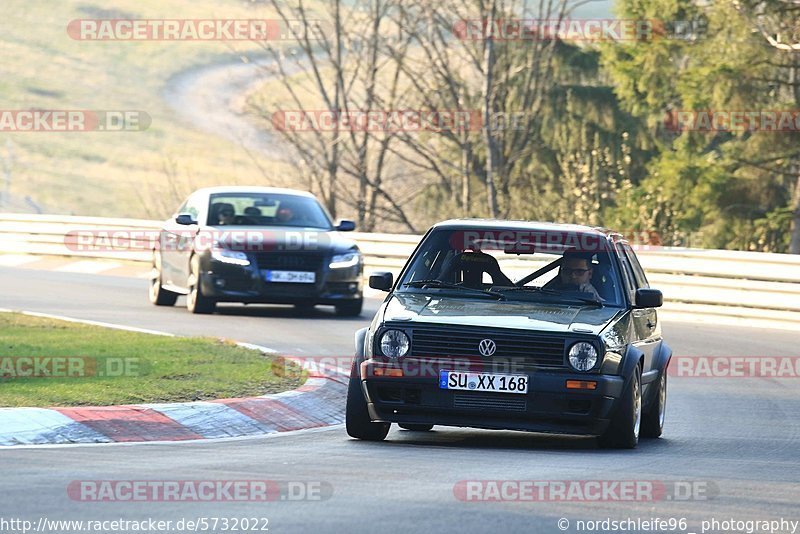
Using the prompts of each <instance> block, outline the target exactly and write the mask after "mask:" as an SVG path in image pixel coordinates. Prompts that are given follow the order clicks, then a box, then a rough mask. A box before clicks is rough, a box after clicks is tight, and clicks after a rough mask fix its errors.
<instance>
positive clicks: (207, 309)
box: [186, 256, 217, 314]
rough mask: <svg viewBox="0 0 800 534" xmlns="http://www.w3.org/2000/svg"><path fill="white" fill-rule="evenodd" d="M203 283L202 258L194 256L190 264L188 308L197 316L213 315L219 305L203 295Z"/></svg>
mask: <svg viewBox="0 0 800 534" xmlns="http://www.w3.org/2000/svg"><path fill="white" fill-rule="evenodd" d="M201 282H202V273H201V272H200V258H199V257H198V256H193V257H192V261H191V262H190V264H189V294H188V295H187V296H186V308H187V309H188V310H189V311H190V312H192V313H197V314H206V313H213V312H214V309H215V308H216V307H217V303H216V301H214V299H212V298H210V297H207V296H205V295H204V294H203V287H202V283H201Z"/></svg>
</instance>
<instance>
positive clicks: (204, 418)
mask: <svg viewBox="0 0 800 534" xmlns="http://www.w3.org/2000/svg"><path fill="white" fill-rule="evenodd" d="M0 311H10V310H0ZM20 313H26V314H28V315H34V316H38V317H49V318H53V319H60V320H68V321H72V322H80V323H88V324H94V325H101V326H106V327H110V328H118V329H122V330H133V331H140V332H141V331H142V330H140V329H136V328H131V327H126V326H121V325H113V324H108V323H98V322H96V321H83V320H80V319H73V318H69V317H62V316H57V315H49V314H42V313H32V312H20ZM146 333H149V334H158V335H166V336H172V335H173V334H169V333H166V332H157V331H150V330H148V331H146ZM240 345H242V346H244V347H246V348H251V349H257V350H261V351H262V352H265V353H274V352H275V351H273V350H272V349H268V348H265V347H259V346H256V345H252V344H248V343H240ZM286 359H289V360H292V361H294V362H296V363H297V364H299V365H302V366H303V367H304V368H305V369H307V370H308V373H309V375H308V379H307V380H306V382H305V383H304V384H303V385H302V386H301V387H300V388H298V389H295V390H292V391H286V392H283V393H277V394H274V395H263V396H260V397H248V398H240V399H223V400H214V401H196V402H185V403H175V404H136V405H128V406H98V407H83V406H80V407H71V408H0V446H13V445H40V444H67V443H115V442H147V441H188V440H200V439H219V438H236V437H246V436H258V435H265V434H273V433H277V432H288V431H293V430H302V429H309V428H320V427H325V426H331V425H338V424H341V423H343V422H344V405H345V396H346V392H347V380H348V376H347V373H345V372H342V370H341V369H331V368H327V367H326V368H324V369H322V370H320V369H319V367H318V366H316V365H314V363H313V362H306V361H305V360H303V359H301V358H292V357H287V358H286Z"/></svg>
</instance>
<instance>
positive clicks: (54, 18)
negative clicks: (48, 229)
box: [0, 0, 293, 218]
mask: <svg viewBox="0 0 800 534" xmlns="http://www.w3.org/2000/svg"><path fill="white" fill-rule="evenodd" d="M2 5H3V9H2V11H3V17H2V18H0V50H2V52H3V53H2V57H3V61H2V62H0V101H2V105H0V109H4V110H15V109H30V108H38V109H45V110H52V109H55V110H64V109H86V110H141V111H145V112H147V113H148V114H149V115H150V116H151V117H152V125H151V126H150V128H149V129H147V130H146V131H143V132H116V133H112V132H89V133H64V132H61V133H25V132H19V133H9V132H2V133H0V158H6V156H7V152H8V147H9V146H10V147H11V150H12V151H13V155H14V158H13V165H12V168H11V177H12V187H11V194H12V196H13V198H15V199H17V200H19V199H23V198H24V197H25V196H27V195H30V196H31V197H32V198H33V200H34V201H35V202H36V203H38V204H40V205H41V206H43V207H44V208H45V209H46V210H47V211H48V212H51V213H61V214H76V215H98V216H115V217H144V218H161V217H166V216H167V215H169V214H170V213H172V210H174V208H176V207H177V205H178V203H179V202H180V201H181V200H182V199H180V200H178V199H177V198H173V197H182V196H184V195H186V194H187V193H188V192H189V191H191V190H192V189H194V188H197V187H202V186H209V185H224V184H248V183H253V184H261V185H272V184H274V185H291V182H292V181H293V178H292V172H293V170H292V169H291V168H290V167H289V166H288V165H286V164H279V163H276V162H274V161H270V160H269V159H267V158H265V157H262V156H259V155H257V154H248V153H247V152H246V151H245V150H244V149H243V148H242V147H241V146H238V145H237V144H236V143H234V142H229V141H227V140H225V139H224V138H222V137H220V136H216V135H213V134H210V133H205V132H202V131H198V130H196V129H195V128H194V127H193V126H191V125H188V124H185V123H184V122H183V120H182V119H181V118H180V117H179V116H178V115H177V114H176V113H175V112H174V111H173V110H172V109H171V108H170V107H169V106H168V105H167V104H166V103H165V101H164V100H163V98H162V93H163V91H164V89H165V87H166V86H167V84H168V81H169V79H170V78H171V77H172V76H173V75H175V74H177V73H180V72H182V71H184V70H187V69H190V68H193V67H197V66H202V65H208V64H213V63H217V62H222V61H230V60H232V59H235V58H238V57H241V56H246V55H250V54H253V53H255V52H258V51H259V50H260V48H259V46H258V45H256V44H253V43H243V42H237V43H236V44H230V43H225V42H168V41H167V42H96V41H95V42H92V41H78V40H73V39H71V38H70V37H69V35H68V34H67V31H66V28H67V25H68V23H69V22H70V21H71V20H74V19H80V18H137V19H142V18H173V19H174V18H186V19H193V18H197V19H199V18H224V19H237V18H238V19H244V18H274V13H272V12H271V11H270V9H268V8H267V7H266V6H265V4H264V3H247V2H242V1H240V0H168V1H163V0H38V1H36V2H30V1H29V0H3V3H2ZM254 158H255V159H256V161H254ZM167 167H168V168H170V169H173V170H172V171H171V172H172V174H173V175H174V176H175V178H174V179H173V182H175V187H172V186H170V185H169V184H168V182H167V175H168V173H167V172H165V170H164V169H165V168H167ZM260 169H264V171H263V172H262V170H260ZM287 182H288V183H287ZM176 190H177V191H176ZM162 203H163V204H165V205H168V207H165V206H162V205H161V204H162Z"/></svg>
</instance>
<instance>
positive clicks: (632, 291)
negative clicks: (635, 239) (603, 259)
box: [614, 245, 636, 302]
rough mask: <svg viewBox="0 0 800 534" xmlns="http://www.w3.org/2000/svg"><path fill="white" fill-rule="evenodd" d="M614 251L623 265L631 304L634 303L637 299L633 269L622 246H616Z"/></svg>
mask: <svg viewBox="0 0 800 534" xmlns="http://www.w3.org/2000/svg"><path fill="white" fill-rule="evenodd" d="M614 249H615V250H616V251H617V256H618V257H619V261H620V263H621V264H622V271H623V277H624V278H625V280H627V284H626V285H627V286H628V294H629V295H630V299H631V302H633V300H634V299H635V298H636V278H634V276H633V269H631V264H630V262H629V261H628V257H627V256H626V255H625V253H624V251H623V250H622V247H621V246H620V245H615V247H614Z"/></svg>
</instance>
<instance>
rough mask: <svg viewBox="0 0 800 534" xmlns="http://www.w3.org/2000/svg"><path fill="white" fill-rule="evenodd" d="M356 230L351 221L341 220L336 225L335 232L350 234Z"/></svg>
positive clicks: (354, 224)
mask: <svg viewBox="0 0 800 534" xmlns="http://www.w3.org/2000/svg"><path fill="white" fill-rule="evenodd" d="M355 229H356V223H354V222H353V221H348V220H346V219H341V220H339V222H337V223H336V230H338V231H339V232H352V231H353V230H355Z"/></svg>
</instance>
